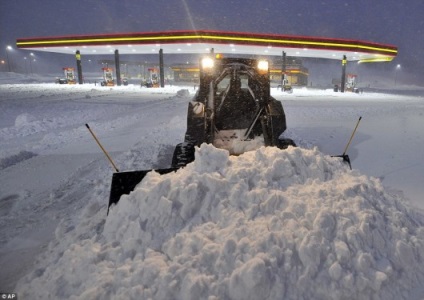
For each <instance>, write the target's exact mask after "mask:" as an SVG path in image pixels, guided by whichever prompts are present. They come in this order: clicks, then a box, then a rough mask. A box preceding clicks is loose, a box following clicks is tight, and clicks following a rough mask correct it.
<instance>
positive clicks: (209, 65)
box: [202, 57, 214, 70]
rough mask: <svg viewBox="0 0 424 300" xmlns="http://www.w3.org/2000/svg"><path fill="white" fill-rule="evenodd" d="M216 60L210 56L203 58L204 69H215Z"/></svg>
mask: <svg viewBox="0 0 424 300" xmlns="http://www.w3.org/2000/svg"><path fill="white" fill-rule="evenodd" d="M213 66H214V61H213V59H212V58H210V57H205V58H203V59H202V69H203V70H211V69H213Z"/></svg>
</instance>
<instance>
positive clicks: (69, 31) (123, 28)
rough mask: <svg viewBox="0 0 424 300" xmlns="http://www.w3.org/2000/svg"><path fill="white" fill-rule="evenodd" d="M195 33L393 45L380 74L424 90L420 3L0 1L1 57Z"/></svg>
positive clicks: (423, 17) (339, 0)
mask: <svg viewBox="0 0 424 300" xmlns="http://www.w3.org/2000/svg"><path fill="white" fill-rule="evenodd" d="M193 29H199V30H200V29H203V30H223V31H241V32H257V33H276V34H293V35H306V36H321V37H335V38H347V39H359V40H366V41H374V42H377V43H385V44H393V45H395V46H397V47H398V49H399V54H398V57H397V58H396V59H395V60H394V61H393V62H390V63H385V64H389V66H387V67H386V68H387V69H390V68H391V67H393V68H394V67H395V66H396V65H397V64H400V65H401V66H402V71H403V72H410V73H413V74H415V75H414V76H415V78H418V79H419V80H421V79H422V81H423V82H422V84H424V62H423V59H422V55H423V53H424V1H423V0H407V1H400V0H397V1H394V0H356V1H352V0H349V1H347V0H346V1H343V0H309V1H302V0H261V1H257V0H255V1H251V0H243V1H242V0H239V1H231V0H227V1H222V0H215V1H212V0H172V1H171V0H143V1H134V0H117V1H112V0H103V1H98V0H73V1H57V0H38V1H35V0H0V43H1V45H0V59H5V56H6V53H5V52H6V46H7V45H11V46H13V47H14V48H15V49H16V46H15V43H16V39H17V38H24V37H45V36H58V35H74V34H100V33H122V32H148V31H167V30H193ZM19 52H21V54H19ZM25 52H27V51H25V50H17V52H15V53H13V55H14V56H15V59H16V60H17V59H18V56H19V55H20V56H24V55H25ZM9 54H10V55H12V54H11V53H10V52H9Z"/></svg>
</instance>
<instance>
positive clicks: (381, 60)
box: [358, 57, 393, 63]
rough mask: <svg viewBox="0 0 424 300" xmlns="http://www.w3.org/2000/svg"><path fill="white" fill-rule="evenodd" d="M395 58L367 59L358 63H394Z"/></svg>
mask: <svg viewBox="0 0 424 300" xmlns="http://www.w3.org/2000/svg"><path fill="white" fill-rule="evenodd" d="M392 60H393V57H377V58H367V59H361V60H359V61H358V63H371V62H384V61H392Z"/></svg>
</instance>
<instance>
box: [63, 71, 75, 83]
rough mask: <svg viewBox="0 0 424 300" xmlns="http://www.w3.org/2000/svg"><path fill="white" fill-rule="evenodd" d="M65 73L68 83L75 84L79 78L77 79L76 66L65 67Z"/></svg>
mask: <svg viewBox="0 0 424 300" xmlns="http://www.w3.org/2000/svg"><path fill="white" fill-rule="evenodd" d="M63 72H64V73H65V78H66V81H67V83H68V84H75V83H77V80H76V79H75V69H74V68H63Z"/></svg>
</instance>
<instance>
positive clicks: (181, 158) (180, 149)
mask: <svg viewBox="0 0 424 300" xmlns="http://www.w3.org/2000/svg"><path fill="white" fill-rule="evenodd" d="M192 161H194V144H192V143H187V142H184V143H180V144H178V145H177V146H175V150H174V155H173V156H172V168H181V167H184V166H185V165H187V164H189V163H191V162H192Z"/></svg>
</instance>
